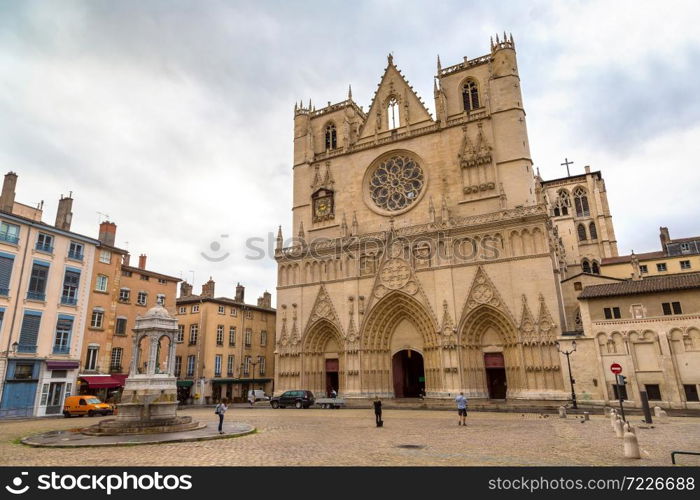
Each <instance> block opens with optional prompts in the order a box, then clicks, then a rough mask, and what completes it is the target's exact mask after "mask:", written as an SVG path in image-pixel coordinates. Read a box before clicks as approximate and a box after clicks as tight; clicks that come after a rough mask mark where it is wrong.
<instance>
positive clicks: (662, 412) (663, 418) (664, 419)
mask: <svg viewBox="0 0 700 500" xmlns="http://www.w3.org/2000/svg"><path fill="white" fill-rule="evenodd" d="M656 416H657V417H658V418H659V422H661V423H663V424H667V423H668V413H666V410H660V411H659V413H658V415H656Z"/></svg>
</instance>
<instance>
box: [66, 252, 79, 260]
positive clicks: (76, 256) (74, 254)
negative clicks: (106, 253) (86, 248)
mask: <svg viewBox="0 0 700 500" xmlns="http://www.w3.org/2000/svg"><path fill="white" fill-rule="evenodd" d="M68 258H69V259H73V260H79V261H81V262H82V260H83V252H68Z"/></svg>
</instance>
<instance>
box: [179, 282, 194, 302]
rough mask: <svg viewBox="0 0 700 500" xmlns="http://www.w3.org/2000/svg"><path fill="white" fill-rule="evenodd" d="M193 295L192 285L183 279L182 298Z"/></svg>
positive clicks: (181, 284)
mask: <svg viewBox="0 0 700 500" xmlns="http://www.w3.org/2000/svg"><path fill="white" fill-rule="evenodd" d="M191 296H192V285H190V284H189V283H187V282H186V281H183V282H182V283H180V298H183V297H191Z"/></svg>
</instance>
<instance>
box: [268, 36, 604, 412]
mask: <svg viewBox="0 0 700 500" xmlns="http://www.w3.org/2000/svg"><path fill="white" fill-rule="evenodd" d="M434 97H435V110H436V113H435V115H436V116H435V117H434V118H433V116H431V114H430V113H429V112H428V110H427V109H426V106H425V105H424V103H423V102H422V101H421V99H420V97H419V96H418V95H417V94H416V92H415V91H414V90H413V88H412V87H411V86H410V85H409V83H408V81H407V80H406V78H405V77H404V76H403V74H402V73H401V71H400V70H399V69H398V68H397V66H396V65H395V64H394V61H393V58H392V56H391V55H390V56H389V57H388V64H387V67H386V69H385V71H384V74H383V76H382V78H381V81H380V82H379V86H378V88H377V91H376V93H375V95H374V97H373V99H372V103H371V105H370V107H369V109H368V110H367V111H366V112H365V111H364V110H363V109H362V108H361V107H360V106H358V105H357V104H356V103H355V102H354V101H353V99H352V93H351V92H349V95H348V98H347V99H346V100H344V101H342V102H340V103H337V104H332V105H331V104H330V103H329V105H328V106H326V107H324V108H322V109H315V108H313V107H312V106H311V104H310V103H309V105H308V106H304V105H303V104H298V105H296V106H295V114H294V165H293V184H294V185H293V207H292V213H293V227H294V229H295V235H294V237H293V238H291V239H289V240H287V241H286V242H285V241H284V240H283V237H282V234H281V232H280V233H278V237H277V249H276V252H275V257H276V260H277V263H278V287H277V292H278V298H277V304H278V315H277V338H276V354H275V356H276V359H275V392H276V393H280V392H282V391H286V390H291V389H309V390H312V391H314V393H316V394H317V395H318V394H327V393H329V392H330V390H331V389H335V390H336V391H338V392H339V393H340V394H341V395H343V396H345V397H349V398H352V397H357V398H366V397H374V396H381V397H384V398H387V397H396V398H402V397H413V396H419V395H421V396H425V397H434V398H441V397H450V396H454V395H455V393H458V392H460V391H463V392H464V393H465V394H466V395H468V396H469V397H471V398H493V399H504V398H508V399H545V400H565V399H567V398H568V373H566V368H564V369H563V370H562V359H561V355H560V354H559V352H558V350H557V347H556V344H555V342H556V341H557V339H560V338H562V334H563V333H564V332H565V331H567V318H566V314H565V308H564V301H563V295H562V289H561V284H560V282H561V279H562V273H565V272H566V271H565V270H566V266H567V262H566V260H567V258H566V253H565V248H564V245H563V243H562V238H561V237H559V236H558V234H557V228H556V225H555V224H553V221H552V216H553V214H552V208H551V207H548V206H547V202H546V194H547V193H546V192H545V191H546V187H543V185H542V183H541V180H540V179H539V177H538V176H537V175H536V173H535V172H533V166H532V160H531V158H530V149H529V144H528V136H527V129H526V124H525V110H524V107H523V101H522V95H521V91H520V78H519V75H518V68H517V62H516V53H515V46H514V43H513V39H512V37H506V36H504V38H503V39H499V38H496V40H495V42H494V41H492V42H491V51H490V53H489V54H488V55H485V56H482V57H478V58H476V59H471V60H468V59H466V58H465V59H464V61H462V62H460V63H459V64H456V65H453V66H449V67H444V68H443V67H442V66H441V64H440V61H439V59H438V67H437V75H436V78H435V86H434ZM601 229H602V228H601ZM613 239H614V237H613ZM564 366H565V362H564ZM565 380H566V383H565Z"/></svg>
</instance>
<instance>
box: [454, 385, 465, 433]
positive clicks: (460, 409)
mask: <svg viewBox="0 0 700 500" xmlns="http://www.w3.org/2000/svg"><path fill="white" fill-rule="evenodd" d="M455 402H456V403H457V414H458V415H459V422H458V423H457V425H464V426H466V425H467V398H465V397H464V393H463V392H460V393H459V396H457V397H456V398H455Z"/></svg>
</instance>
